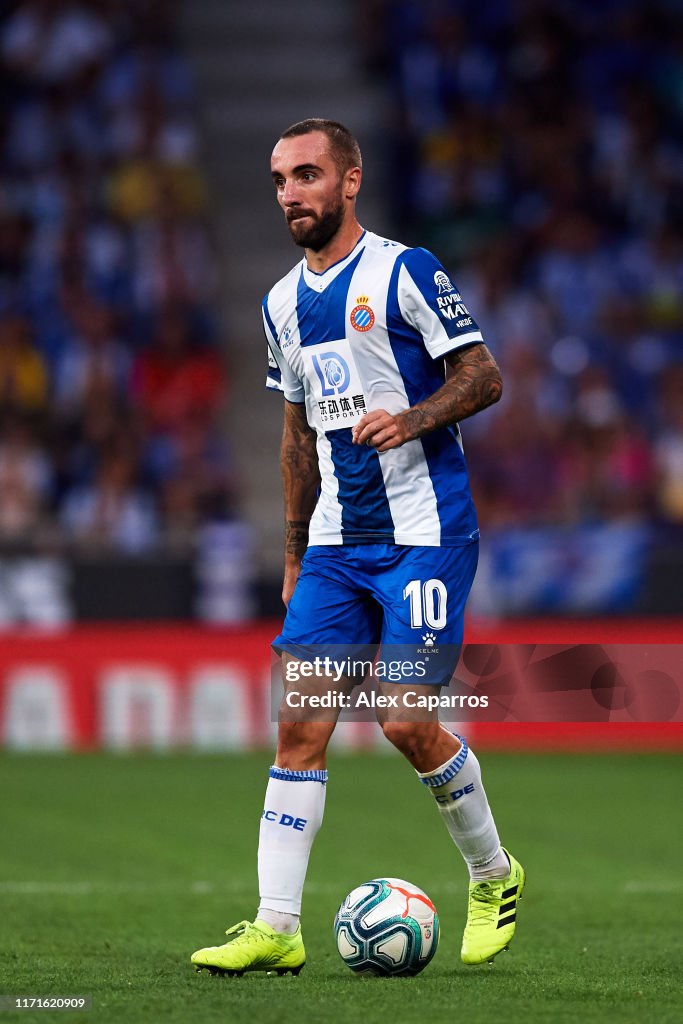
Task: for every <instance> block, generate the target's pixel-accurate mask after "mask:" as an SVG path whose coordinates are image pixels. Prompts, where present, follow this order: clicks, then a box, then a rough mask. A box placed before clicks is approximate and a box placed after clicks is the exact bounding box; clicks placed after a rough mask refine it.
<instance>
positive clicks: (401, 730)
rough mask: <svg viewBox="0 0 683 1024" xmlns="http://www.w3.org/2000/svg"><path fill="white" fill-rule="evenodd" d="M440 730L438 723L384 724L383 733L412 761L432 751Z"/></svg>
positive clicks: (387, 722)
mask: <svg viewBox="0 0 683 1024" xmlns="http://www.w3.org/2000/svg"><path fill="white" fill-rule="evenodd" d="M439 729H440V726H439V723H438V722H392V721H385V722H383V723H382V731H383V732H384V735H385V736H386V738H387V739H388V740H389V742H390V743H393V745H394V746H395V747H396V749H397V750H400V751H401V753H402V754H405V756H406V757H407V758H409V760H411V761H413V760H416V759H421V758H422V757H423V756H424V755H425V754H427V753H428V752H429V751H430V750H431V748H432V746H433V744H434V741H435V738H436V737H437V736H438V733H439Z"/></svg>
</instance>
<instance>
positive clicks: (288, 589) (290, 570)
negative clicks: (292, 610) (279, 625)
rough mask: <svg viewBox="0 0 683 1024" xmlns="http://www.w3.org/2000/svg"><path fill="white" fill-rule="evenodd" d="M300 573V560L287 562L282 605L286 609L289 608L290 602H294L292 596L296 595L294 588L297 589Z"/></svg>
mask: <svg viewBox="0 0 683 1024" xmlns="http://www.w3.org/2000/svg"><path fill="white" fill-rule="evenodd" d="M300 572H301V561H300V560H298V559H297V560H296V561H295V560H292V561H289V560H288V561H287V563H286V565H285V578H284V581H283V583H282V603H283V604H284V606H285V608H287V607H288V606H289V602H290V601H291V600H292V594H293V593H294V588H295V587H296V584H297V580H298V579H299V573H300Z"/></svg>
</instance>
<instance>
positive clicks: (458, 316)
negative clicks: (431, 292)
mask: <svg viewBox="0 0 683 1024" xmlns="http://www.w3.org/2000/svg"><path fill="white" fill-rule="evenodd" d="M436 304H437V306H438V307H439V313H441V316H442V317H443V318H444V320H457V321H458V323H457V326H458V327H471V325H472V317H471V316H470V312H469V310H468V308H467V306H466V305H465V303H464V302H463V301H462V295H461V294H460V292H453V293H452V294H451V295H437V298H436Z"/></svg>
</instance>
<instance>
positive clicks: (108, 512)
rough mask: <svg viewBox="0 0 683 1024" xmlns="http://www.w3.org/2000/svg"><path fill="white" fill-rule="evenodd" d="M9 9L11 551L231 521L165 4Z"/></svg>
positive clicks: (179, 532)
mask: <svg viewBox="0 0 683 1024" xmlns="http://www.w3.org/2000/svg"><path fill="white" fill-rule="evenodd" d="M2 9H3V12H4V13H3V14H2V16H1V17H0V548H5V549H7V548H12V547H17V546H19V547H20V546H21V545H24V544H28V545H32V546H35V545H36V543H37V544H38V545H39V546H40V545H42V546H43V547H44V548H45V549H46V550H50V549H51V548H53V547H55V546H63V545H64V544H65V543H66V544H67V546H68V545H74V546H77V547H78V546H87V547H88V548H92V547H94V548H102V547H103V548H108V549H114V550H117V551H121V552H125V553H140V552H145V551H149V550H154V549H157V548H158V547H160V546H162V547H164V546H167V545H169V544H170V545H172V546H176V547H178V548H179V549H183V548H185V547H186V546H188V545H191V544H192V542H193V538H194V537H195V532H196V529H197V527H198V526H199V525H200V524H202V523H210V524H215V523H216V522H220V521H224V520H226V519H228V518H229V517H230V514H231V510H232V507H233V501H234V495H233V482H232V474H231V465H230V464H229V461H228V455H227V452H226V445H225V439H224V431H221V429H220V421H221V415H222V412H223V408H224V403H225V392H226V379H225V378H226V374H225V368H224V365H223V361H222V358H221V355H220V340H221V339H220V337H219V336H218V329H217V325H216V322H215V319H214V315H213V300H214V287H215V279H216V265H215V258H214V254H213V252H212V247H211V243H210V238H209V234H208V232H207V224H206V220H205V217H206V205H207V202H206V195H205V188H204V182H203V179H202V174H201V172H200V170H199V166H198V157H197V151H198V142H197V133H196V127H195V122H194V117H193V99H194V97H193V88H192V80H191V76H190V74H189V71H188V68H187V65H186V63H185V60H184V58H183V54H182V52H181V51H180V50H179V48H178V47H177V46H176V44H175V41H174V37H173V33H172V31H171V16H170V15H171V5H169V4H167V3H166V2H164V0H71V2H70V0H19V2H13V3H9V4H8V3H5V4H3V5H2Z"/></svg>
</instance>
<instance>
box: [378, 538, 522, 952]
mask: <svg viewBox="0 0 683 1024" xmlns="http://www.w3.org/2000/svg"><path fill="white" fill-rule="evenodd" d="M404 551H406V549H404ZM475 569H476V545H471V546H469V547H465V548H451V549H445V548H441V549H439V548H431V549H430V548H418V549H407V551H406V553H405V555H404V556H402V565H401V568H400V571H399V570H397V571H395V572H394V573H387V574H386V575H385V577H384V586H385V587H386V588H387V592H386V594H385V599H384V604H383V607H384V608H385V628H384V630H383V635H382V648H381V654H380V659H382V658H383V657H384V652H385V651H389V652H391V651H392V650H396V651H398V652H400V653H401V655H403V656H404V655H405V652H406V644H407V643H410V642H411V640H412V650H413V652H414V653H413V655H412V657H413V658H414V659H415V660H419V655H418V654H417V653H416V652H417V651H419V650H420V649H421V650H423V651H425V650H427V649H426V648H425V647H424V644H425V643H426V641H425V637H427V639H428V640H429V641H430V646H429V649H428V654H429V666H430V667H429V672H430V674H431V678H430V683H431V685H425V686H424V687H420V686H417V685H415V684H414V683H413V682H412V681H411V680H410V679H406V680H405V683H406V684H408V683H409V684H410V685H409V686H408V685H403V687H402V689H403V691H406V690H408V689H410V690H411V691H414V692H417V693H418V694H419V693H420V692H421V691H423V693H424V695H426V696H428V695H429V694H430V693H431V695H437V694H438V693H439V688H440V686H442V685H444V684H446V683H447V682H448V679H449V678H450V676H451V675H452V673H453V672H454V671H455V668H456V665H457V661H458V657H459V650H460V645H461V643H462V639H463V619H464V608H465V602H466V600H467V596H468V594H469V590H470V587H471V584H472V580H473V579H474V572H475ZM392 576H393V578H392ZM416 582H417V585H416ZM392 593H393V598H394V599H393V603H392V602H391V595H392ZM418 600H419V601H420V605H419V607H418V606H417V601H418ZM391 688H392V684H390V683H383V685H382V689H383V690H384V692H387V693H388V692H389V690H390V689H391ZM393 688H394V689H395V690H396V692H397V693H399V694H400V692H401V686H400V684H398V685H396V684H394V686H393ZM411 703H414V700H413V699H411ZM437 715H438V712H437V710H436V709H434V710H433V711H431V712H430V711H429V709H415V708H411V707H408V708H407V707H406V706H405V702H404V701H401V700H399V701H398V709H388V712H387V714H385V715H384V718H383V720H382V722H381V724H382V728H383V730H384V733H385V735H386V736H387V738H388V739H389V740H390V741H391V742H392V743H393V744H394V745H395V746H396V747H397V748H398V749H399V750H401V752H402V753H403V754H404V755H405V756H406V757H407V758H408V760H409V761H410V762H411V764H412V765H413V767H414V768H415V770H416V772H417V773H418V776H419V778H420V780H421V781H422V783H423V784H424V785H425V786H426V787H427V788H428V789H429V792H430V793H431V794H432V796H433V797H434V800H435V803H436V806H437V808H438V810H439V813H440V815H441V817H442V820H443V821H444V824H445V825H446V828H447V829H448V832H449V835H450V836H451V838H452V839H453V841H454V843H455V845H456V846H457V848H458V850H459V851H460V853H461V855H462V857H463V859H464V860H465V862H466V864H467V868H468V871H469V875H470V888H469V904H468V920H467V926H466V928H465V934H464V936H463V948H462V959H463V961H464V962H465V963H470V964H472V963H481V962H483V961H485V960H489V959H491V957H492V956H495V955H496V953H499V952H500V951H501V950H502V949H504V948H505V947H506V946H507V944H508V943H509V941H510V939H511V938H512V936H513V934H514V931H515V922H516V903H517V899H518V898H519V896H520V895H521V892H522V889H523V887H524V872H523V870H522V868H521V867H520V865H519V864H518V863H517V861H515V859H514V858H513V857H511V856H510V855H509V854H508V853H507V851H505V850H504V849H503V848H502V846H501V844H500V840H499V837H498V831H497V829H496V824H495V821H494V818H493V815H492V812H491V808H490V806H489V803H488V799H487V797H486V791H485V789H484V785H483V782H482V777H481V768H480V765H479V762H478V760H477V758H476V756H475V754H474V752H473V751H472V750H471V748H469V746H468V744H467V742H466V740H464V739H462V738H461V737H456V736H454V735H453V734H452V733H450V732H449V731H448V730H446V729H445V728H443V726H441V725H440V723H439V722H438V718H437Z"/></svg>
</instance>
